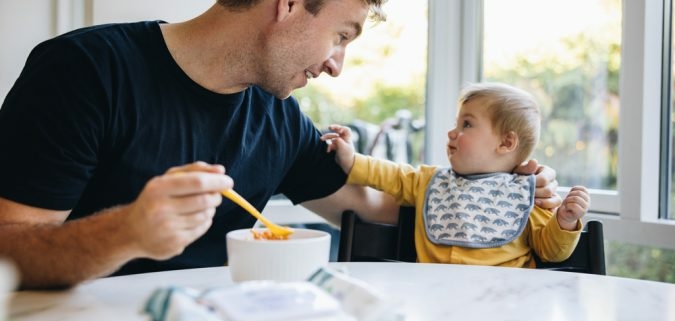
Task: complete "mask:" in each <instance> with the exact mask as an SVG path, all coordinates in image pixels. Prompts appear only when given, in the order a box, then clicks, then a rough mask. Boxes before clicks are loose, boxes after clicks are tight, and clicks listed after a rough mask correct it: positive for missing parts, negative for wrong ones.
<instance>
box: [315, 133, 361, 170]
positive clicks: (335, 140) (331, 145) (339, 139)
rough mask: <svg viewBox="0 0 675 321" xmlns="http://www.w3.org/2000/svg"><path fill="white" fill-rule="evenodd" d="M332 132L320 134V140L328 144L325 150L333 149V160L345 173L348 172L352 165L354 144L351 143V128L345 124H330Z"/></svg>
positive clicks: (330, 150)
mask: <svg viewBox="0 0 675 321" xmlns="http://www.w3.org/2000/svg"><path fill="white" fill-rule="evenodd" d="M328 129H330V130H332V131H333V132H332V133H326V134H323V135H322V136H321V140H322V141H324V142H326V143H327V144H328V147H327V148H326V152H327V153H330V152H332V151H335V161H336V162H337V163H338V165H340V167H342V170H344V172H345V173H349V172H350V171H351V169H352V166H354V154H355V152H354V145H353V144H352V130H351V129H350V128H349V127H347V126H340V125H330V126H328Z"/></svg>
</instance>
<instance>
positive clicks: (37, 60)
mask: <svg viewBox="0 0 675 321" xmlns="http://www.w3.org/2000/svg"><path fill="white" fill-rule="evenodd" d="M382 1H383V0H368V1H365V0H324V1H321V0H304V1H303V0H251V1H243V0H221V1H219V2H218V3H217V4H215V5H214V6H213V7H211V8H210V9H208V10H207V11H206V12H204V13H203V14H202V15H200V16H198V17H196V18H194V19H192V20H190V21H186V22H183V23H177V24H165V23H158V22H141V23H134V24H116V25H105V26H94V27H90V28H85V29H81V30H76V31H73V32H70V33H68V34H65V35H62V36H60V37H57V38H55V39H52V40H48V41H46V42H44V43H42V44H40V45H38V46H37V47H36V48H35V49H34V50H33V52H32V53H31V55H30V56H29V58H28V61H27V63H26V66H25V67H24V70H23V72H22V74H21V76H20V77H19V79H18V80H17V82H16V84H15V85H14V87H13V88H12V90H11V91H10V93H9V94H8V95H7V97H6V99H5V102H4V103H3V107H2V108H1V109H0V150H2V151H3V152H2V155H0V177H1V180H0V255H2V256H8V257H9V258H10V259H12V260H13V261H15V263H16V264H17V265H18V267H19V269H20V271H21V273H22V282H21V283H22V286H23V287H24V288H46V287H59V286H72V285H74V284H77V283H79V282H81V281H83V280H87V279H91V278H95V277H100V276H106V275H110V274H116V275H119V274H129V273H138V272H150V271H160V270H168V269H180V268H193V267H205V266H218V265H223V264H224V263H225V262H226V261H227V253H226V250H225V233H227V231H230V230H233V229H238V228H246V227H250V226H252V225H253V223H254V219H253V218H252V217H251V216H250V215H248V214H247V213H246V212H244V211H243V210H242V209H240V208H238V207H237V206H236V205H235V204H233V203H231V202H229V201H223V200H222V197H221V196H220V194H219V191H221V190H223V189H228V188H233V187H234V188H235V189H236V190H237V191H238V192H239V193H240V194H242V195H243V196H244V197H245V198H247V199H248V200H249V201H250V202H251V203H252V204H253V205H254V206H256V207H257V208H259V209H261V208H262V207H264V205H265V204H266V202H267V201H268V200H269V198H270V197H271V196H272V195H274V194H277V193H283V194H285V195H286V196H287V197H288V198H289V199H291V200H292V201H293V202H294V203H302V205H304V206H306V207H308V208H309V209H311V210H314V211H316V212H317V213H319V214H321V215H323V216H324V217H326V218H328V219H329V220H331V221H334V222H335V221H337V216H338V215H339V213H341V212H342V211H343V210H344V209H347V208H352V209H355V210H357V211H358V212H359V213H363V214H364V215H368V217H369V218H372V219H377V218H378V217H377V213H386V212H389V213H390V212H392V211H395V210H396V208H397V206H396V204H395V203H394V202H393V200H392V199H391V198H388V197H386V196H384V195H383V194H382V193H379V192H376V191H374V190H366V189H362V188H359V187H355V186H350V185H347V186H343V185H344V182H345V175H344V173H342V172H341V170H340V168H339V167H337V165H335V164H334V162H333V160H332V157H331V156H330V155H325V153H324V152H323V150H324V148H325V145H323V144H322V143H321V141H320V139H319V137H320V133H319V132H318V130H316V128H314V126H313V124H312V122H311V120H309V119H308V118H307V117H306V116H305V115H303V114H302V113H301V112H300V111H299V108H298V106H297V102H296V101H295V100H294V99H286V98H288V97H289V95H290V94H291V92H292V90H293V89H295V88H300V87H303V86H305V85H306V83H307V81H308V79H312V78H315V77H318V76H319V75H320V74H321V73H322V72H325V73H327V74H329V75H331V76H333V77H336V76H338V75H339V74H340V71H341V69H342V63H343V59H344V54H345V48H346V46H347V44H349V43H350V42H351V41H353V40H354V39H355V38H357V37H358V35H359V34H360V33H361V29H362V26H363V23H364V21H365V19H366V16H367V15H368V14H369V13H371V15H372V16H374V17H375V18H376V19H377V18H378V17H381V18H382V17H383V16H382V12H381V10H380V5H381V3H382ZM16 137H18V139H17V138H16ZM185 164H187V165H185ZM529 165H530V166H529V167H524V168H522V170H523V171H530V172H532V171H534V170H535V168H536V167H537V166H536V163H534V162H533V163H530V164H529ZM539 169H541V168H539ZM226 171H227V175H225V173H226ZM538 179H539V180H541V183H540V184H538V185H540V186H542V187H543V188H540V189H539V190H538V192H539V196H541V197H543V198H544V200H543V201H544V202H546V204H548V207H555V206H557V205H559V203H560V199H559V197H558V196H557V195H555V194H554V193H553V191H554V189H555V187H556V183H555V172H554V171H552V170H550V169H547V168H545V169H544V170H543V171H542V172H541V173H540V174H539V175H538ZM233 182H236V185H234V183H233ZM221 203H222V204H221ZM544 206H546V205H544Z"/></svg>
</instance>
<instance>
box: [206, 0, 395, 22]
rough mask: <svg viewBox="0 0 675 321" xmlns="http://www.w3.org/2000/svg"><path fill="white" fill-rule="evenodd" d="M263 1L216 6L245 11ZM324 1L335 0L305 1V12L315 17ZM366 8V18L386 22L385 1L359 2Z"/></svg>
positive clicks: (223, 0)
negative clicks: (368, 9)
mask: <svg viewBox="0 0 675 321" xmlns="http://www.w3.org/2000/svg"><path fill="white" fill-rule="evenodd" d="M261 1H263V0H218V4H220V5H221V6H224V7H227V8H230V9H232V10H246V9H248V8H251V7H253V6H255V5H256V4H258V3H260V2H261ZM326 1H337V0H305V10H307V11H308V12H309V13H311V14H313V15H316V14H317V13H319V11H320V10H321V8H322V7H323V6H324V5H325V4H326ZM361 1H363V2H364V3H365V4H367V5H368V6H370V15H369V16H368V17H369V18H370V19H371V20H373V21H376V22H379V21H385V20H387V15H386V14H385V13H384V10H382V5H383V4H384V3H385V2H387V0H361Z"/></svg>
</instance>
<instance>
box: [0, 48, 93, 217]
mask: <svg viewBox="0 0 675 321" xmlns="http://www.w3.org/2000/svg"><path fill="white" fill-rule="evenodd" d="M97 74H98V71H97V70H96V69H95V68H94V67H93V64H91V60H90V57H89V56H88V55H87V54H85V53H84V51H83V50H81V49H80V48H79V47H78V46H77V45H75V44H73V43H72V42H69V41H68V40H66V39H59V38H56V39H53V40H49V41H47V42H44V43H42V44H40V45H38V46H37V47H36V48H35V49H34V50H33V51H32V52H31V54H30V55H29V57H28V60H27V62H26V65H25V66H24V69H23V70H22V72H21V75H20V76H19V78H18V79H17V81H16V83H15V84H14V86H13V87H12V89H11V90H10V92H9V93H8V95H7V97H6V98H5V101H4V103H3V105H2V108H0V151H2V152H0V177H1V179H2V184H0V196H1V197H4V198H7V199H10V200H14V201H16V202H19V203H23V204H27V205H31V206H36V207H42V208H48V209H55V210H68V209H72V208H73V207H74V206H75V204H76V202H77V200H78V199H79V197H80V195H81V193H82V190H83V189H84V188H85V186H86V183H87V181H88V179H89V177H90V176H91V172H92V171H93V170H94V168H95V165H96V163H97V151H98V147H99V141H100V139H101V137H102V128H104V117H103V116H102V114H103V113H104V112H103V111H102V109H103V108H104V107H103V106H101V104H104V103H105V101H106V99H105V94H104V90H103V89H102V86H101V85H100V84H101V81H100V79H99V78H100V77H98V75H97Z"/></svg>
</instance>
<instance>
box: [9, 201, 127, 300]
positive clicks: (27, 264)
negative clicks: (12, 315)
mask: <svg viewBox="0 0 675 321" xmlns="http://www.w3.org/2000/svg"><path fill="white" fill-rule="evenodd" d="M116 211H123V208H116V209H111V210H107V211H105V212H103V213H99V214H97V215H94V216H91V217H87V218H83V219H78V220H73V221H69V222H66V223H64V224H61V225H54V224H49V225H48V224H43V225H28V224H6V225H1V226H0V255H3V256H8V257H9V258H10V259H11V260H13V261H14V263H16V265H17V266H18V267H19V270H20V273H21V287H22V288H55V287H69V286H73V285H75V284H77V283H79V282H82V281H84V280H88V279H92V278H96V277H100V276H105V275H108V274H110V273H112V272H114V271H115V270H116V269H117V268H119V267H120V266H121V265H122V264H124V263H125V262H127V261H128V260H130V259H132V258H134V257H135V256H138V251H136V250H135V249H134V247H133V244H132V243H131V242H130V238H129V237H127V236H128V234H127V233H126V232H125V230H128V228H129V227H128V226H126V225H125V224H124V223H123V222H122V219H121V216H120V215H115V214H116V213H115V212H116Z"/></svg>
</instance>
